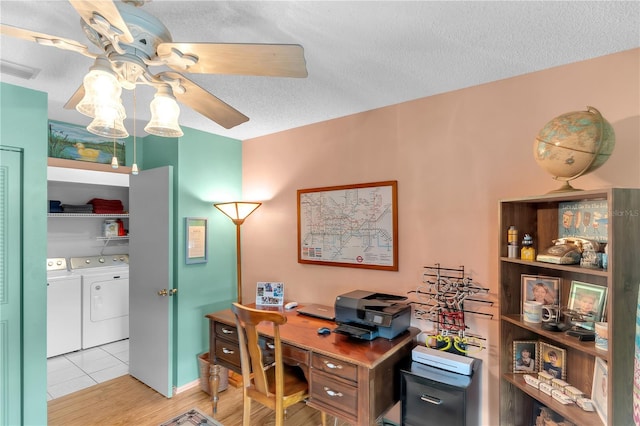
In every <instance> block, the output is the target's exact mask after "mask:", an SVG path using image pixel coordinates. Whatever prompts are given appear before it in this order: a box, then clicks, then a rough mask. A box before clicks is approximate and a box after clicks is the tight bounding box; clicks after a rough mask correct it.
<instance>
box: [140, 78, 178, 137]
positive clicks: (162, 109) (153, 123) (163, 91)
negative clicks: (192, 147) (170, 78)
mask: <svg viewBox="0 0 640 426" xmlns="http://www.w3.org/2000/svg"><path fill="white" fill-rule="evenodd" d="M149 106H150V108H151V120H150V121H149V124H147V125H146V127H145V128H144V130H145V132H147V133H150V134H152V135H156V136H163V137H179V136H182V135H183V134H184V133H183V132H182V129H180V125H179V124H178V116H179V115H180V107H179V106H178V103H177V102H176V98H175V97H174V96H173V94H172V93H171V88H170V87H168V86H163V87H160V88H158V91H157V92H156V94H155V95H154V96H153V100H152V101H151V104H150V105H149Z"/></svg>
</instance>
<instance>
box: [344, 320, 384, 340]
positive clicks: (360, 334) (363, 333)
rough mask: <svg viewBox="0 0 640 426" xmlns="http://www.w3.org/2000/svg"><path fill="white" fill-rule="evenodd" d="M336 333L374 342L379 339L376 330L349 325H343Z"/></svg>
mask: <svg viewBox="0 0 640 426" xmlns="http://www.w3.org/2000/svg"><path fill="white" fill-rule="evenodd" d="M333 331H334V332H335V333H340V334H346V335H347V336H351V337H355V338H357V339H362V340H373V339H375V338H376V337H378V331H377V329H375V328H366V326H353V325H349V324H341V325H339V326H338V327H337V328H336V329H335V330H333Z"/></svg>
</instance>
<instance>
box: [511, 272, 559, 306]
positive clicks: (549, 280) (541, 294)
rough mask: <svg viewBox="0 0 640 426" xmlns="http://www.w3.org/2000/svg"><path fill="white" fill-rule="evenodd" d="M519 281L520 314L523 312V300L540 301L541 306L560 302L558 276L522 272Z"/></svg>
mask: <svg viewBox="0 0 640 426" xmlns="http://www.w3.org/2000/svg"><path fill="white" fill-rule="evenodd" d="M520 281H521V283H522V293H521V294H522V300H521V301H520V314H524V302H528V301H535V302H541V303H542V305H543V306H548V305H549V306H554V305H556V306H557V305H559V304H560V284H561V281H562V280H561V279H560V278H558V277H547V276H544V275H526V274H523V275H521V277H520Z"/></svg>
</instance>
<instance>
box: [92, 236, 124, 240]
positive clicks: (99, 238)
mask: <svg viewBox="0 0 640 426" xmlns="http://www.w3.org/2000/svg"><path fill="white" fill-rule="evenodd" d="M128 239H129V236H128V235H125V236H118V237H96V240H98V241H118V240H128Z"/></svg>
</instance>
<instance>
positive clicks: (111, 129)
mask: <svg viewBox="0 0 640 426" xmlns="http://www.w3.org/2000/svg"><path fill="white" fill-rule="evenodd" d="M123 120H124V107H123V106H122V103H120V102H118V104H117V105H110V106H107V105H100V106H98V107H97V108H96V117H95V118H94V119H93V121H92V122H91V123H90V124H89V125H88V126H87V130H88V131H90V132H91V133H93V134H94V135H98V136H105V137H108V138H116V139H121V138H126V137H127V136H129V133H128V132H127V129H125V128H124V122H123Z"/></svg>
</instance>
